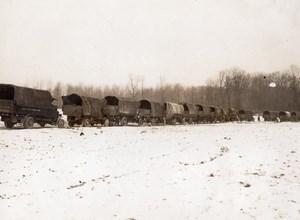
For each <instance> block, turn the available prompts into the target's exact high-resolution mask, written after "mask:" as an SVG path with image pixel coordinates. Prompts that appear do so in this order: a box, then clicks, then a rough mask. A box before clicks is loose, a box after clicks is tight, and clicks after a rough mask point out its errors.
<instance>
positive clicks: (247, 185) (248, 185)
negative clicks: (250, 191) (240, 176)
mask: <svg viewBox="0 0 300 220" xmlns="http://www.w3.org/2000/svg"><path fill="white" fill-rule="evenodd" d="M240 184H242V185H243V186H244V187H247V188H248V187H250V186H251V184H249V183H244V182H240Z"/></svg>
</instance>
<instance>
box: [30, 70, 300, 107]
mask: <svg viewBox="0 0 300 220" xmlns="http://www.w3.org/2000/svg"><path fill="white" fill-rule="evenodd" d="M144 84H145V78H144V76H142V75H134V74H129V77H128V83H127V84H126V85H125V86H119V85H112V86H90V85H82V84H77V85H74V84H69V83H62V82H55V83H52V82H47V83H46V89H47V90H49V91H50V92H51V93H52V95H53V97H54V98H56V99H57V102H58V103H57V104H58V106H59V107H61V106H62V101H61V98H60V97H61V96H62V95H66V94H71V93H77V94H80V95H83V96H91V97H96V98H103V97H105V96H107V95H116V96H119V97H128V98H132V99H134V100H141V99H150V100H153V101H158V102H166V101H168V102H177V103H179V102H188V103H201V104H204V105H213V106H220V107H223V108H233V109H237V110H239V109H246V110H253V111H254V112H256V111H257V112H259V111H264V110H276V111H279V110H293V111H297V110H298V111H299V110H300V104H299V102H300V68H299V67H298V66H296V65H291V66H290V67H289V68H287V69H286V70H283V71H276V72H273V73H263V72H257V73H248V72H246V71H245V70H242V69H241V68H239V67H231V68H228V69H224V70H221V71H220V72H219V73H218V74H217V75H216V76H215V77H214V78H213V79H210V80H208V81H207V83H206V85H204V86H203V85H202V86H183V85H182V84H181V83H176V84H171V83H168V82H167V81H166V80H165V79H164V78H163V77H161V78H160V80H159V82H158V83H157V85H156V86H154V87H145V85H144ZM27 86H28V85H27ZM31 87H34V88H39V89H41V87H45V86H44V85H42V83H35V84H34V85H31Z"/></svg>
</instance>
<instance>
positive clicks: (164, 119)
mask: <svg viewBox="0 0 300 220" xmlns="http://www.w3.org/2000/svg"><path fill="white" fill-rule="evenodd" d="M166 124H167V119H166V118H165V117H164V118H163V125H164V126H165V125H166Z"/></svg>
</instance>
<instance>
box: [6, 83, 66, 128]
mask: <svg viewBox="0 0 300 220" xmlns="http://www.w3.org/2000/svg"><path fill="white" fill-rule="evenodd" d="M54 100H55V99H54V98H53V97H52V96H51V94H50V92H49V91H46V90H38V89H32V88H26V87H20V86H15V85H12V84H0V116H1V121H3V122H4V125H5V127H7V128H12V127H13V126H14V125H15V124H17V123H21V124H22V125H23V127H24V128H33V125H34V124H35V123H38V124H40V126H41V127H44V126H45V125H46V124H50V125H58V127H60V128H61V127H64V120H63V119H61V115H60V114H59V113H58V111H57V106H55V105H53V104H52V102H53V101H54Z"/></svg>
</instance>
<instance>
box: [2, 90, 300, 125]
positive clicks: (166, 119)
mask: <svg viewBox="0 0 300 220" xmlns="http://www.w3.org/2000/svg"><path fill="white" fill-rule="evenodd" d="M53 101H54V99H53V97H52V96H51V93H50V92H49V91H45V90H37V89H32V88H26V87H20V86H15V85H10V84H0V116H1V120H2V121H3V122H4V124H5V126H6V127H7V128H12V127H13V126H14V125H15V124H17V123H21V124H22V125H23V126H24V128H32V127H33V126H34V124H35V123H37V124H40V126H41V127H44V126H45V124H52V125H58V127H64V120H62V118H61V115H60V114H59V112H58V110H57V106H55V105H53V104H52V102H53ZM62 103H63V106H62V111H63V114H64V115H66V116H67V123H68V125H69V126H70V127H73V126H74V125H82V126H93V125H96V124H98V125H99V124H100V125H104V126H115V125H121V126H125V125H127V124H128V123H137V124H140V125H141V124H145V123H148V124H152V125H158V124H163V125H165V124H173V125H175V124H186V123H213V122H228V121H253V120H254V117H253V112H251V111H246V110H239V111H236V110H233V109H223V108H220V107H215V106H208V105H202V104H191V103H186V102H182V103H171V102H164V103H160V102H154V101H151V100H146V99H143V100H139V101H135V100H131V99H127V98H120V97H117V96H106V97H104V98H103V99H98V98H93V97H86V96H81V95H78V94H70V95H67V96H62ZM262 116H263V117H264V120H265V121H272V120H281V121H288V120H294V121H298V120H300V113H298V112H292V113H290V112H273V111H265V112H264V113H263V114H262Z"/></svg>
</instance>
